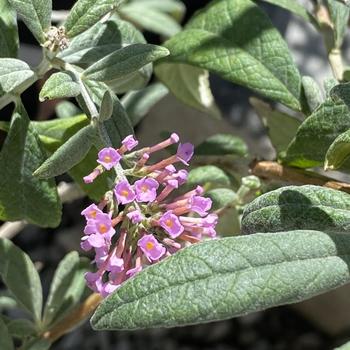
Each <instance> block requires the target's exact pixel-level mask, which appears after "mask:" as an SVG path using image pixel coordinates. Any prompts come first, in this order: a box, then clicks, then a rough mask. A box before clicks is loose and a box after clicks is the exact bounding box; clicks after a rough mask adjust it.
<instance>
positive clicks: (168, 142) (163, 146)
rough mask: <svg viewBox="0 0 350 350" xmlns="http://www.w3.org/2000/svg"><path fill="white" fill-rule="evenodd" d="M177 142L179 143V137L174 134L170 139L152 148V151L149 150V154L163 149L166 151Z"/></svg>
mask: <svg viewBox="0 0 350 350" xmlns="http://www.w3.org/2000/svg"><path fill="white" fill-rule="evenodd" d="M177 142H179V135H178V134H176V133H172V134H171V135H170V137H169V138H168V139H166V140H164V141H162V142H160V143H157V144H156V145H154V146H152V147H150V149H149V150H148V153H154V152H157V151H160V150H161V149H164V148H166V147H168V146H170V145H172V144H174V143H177Z"/></svg>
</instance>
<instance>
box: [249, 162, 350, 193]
mask: <svg viewBox="0 0 350 350" xmlns="http://www.w3.org/2000/svg"><path fill="white" fill-rule="evenodd" d="M250 171H251V173H252V174H253V175H256V176H258V177H260V178H261V179H266V180H277V181H283V182H290V183H295V184H310V185H318V186H324V187H329V188H333V189H335V190H339V191H343V192H347V193H350V184H348V183H346V182H339V181H335V180H333V179H330V178H328V177H326V176H322V175H319V174H315V173H313V172H310V171H307V170H303V169H297V168H292V167H287V166H283V165H281V164H278V163H277V162H271V161H260V162H259V161H255V162H253V163H252V164H251V165H250Z"/></svg>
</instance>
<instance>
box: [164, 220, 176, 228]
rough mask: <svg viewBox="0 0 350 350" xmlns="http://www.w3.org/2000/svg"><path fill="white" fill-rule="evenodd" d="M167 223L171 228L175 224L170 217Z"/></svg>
mask: <svg viewBox="0 0 350 350" xmlns="http://www.w3.org/2000/svg"><path fill="white" fill-rule="evenodd" d="M165 225H167V226H168V227H169V228H172V227H173V226H174V223H173V221H172V220H170V219H168V220H166V221H165Z"/></svg>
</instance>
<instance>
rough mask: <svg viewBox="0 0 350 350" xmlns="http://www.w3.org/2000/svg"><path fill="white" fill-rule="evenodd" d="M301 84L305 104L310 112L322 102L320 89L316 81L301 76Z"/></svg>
mask: <svg viewBox="0 0 350 350" xmlns="http://www.w3.org/2000/svg"><path fill="white" fill-rule="evenodd" d="M301 83H302V85H303V89H304V93H305V97H306V100H307V104H308V105H309V107H310V110H311V112H312V111H314V110H315V109H316V108H317V107H318V106H319V105H320V104H321V103H322V102H323V96H322V92H321V89H320V87H319V86H318V84H317V83H316V81H315V80H314V79H313V78H311V77H308V76H303V77H302V79H301Z"/></svg>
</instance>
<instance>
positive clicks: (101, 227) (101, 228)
mask: <svg viewBox="0 0 350 350" xmlns="http://www.w3.org/2000/svg"><path fill="white" fill-rule="evenodd" d="M98 230H99V232H100V233H106V232H107V226H106V225H105V224H99V225H98Z"/></svg>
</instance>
